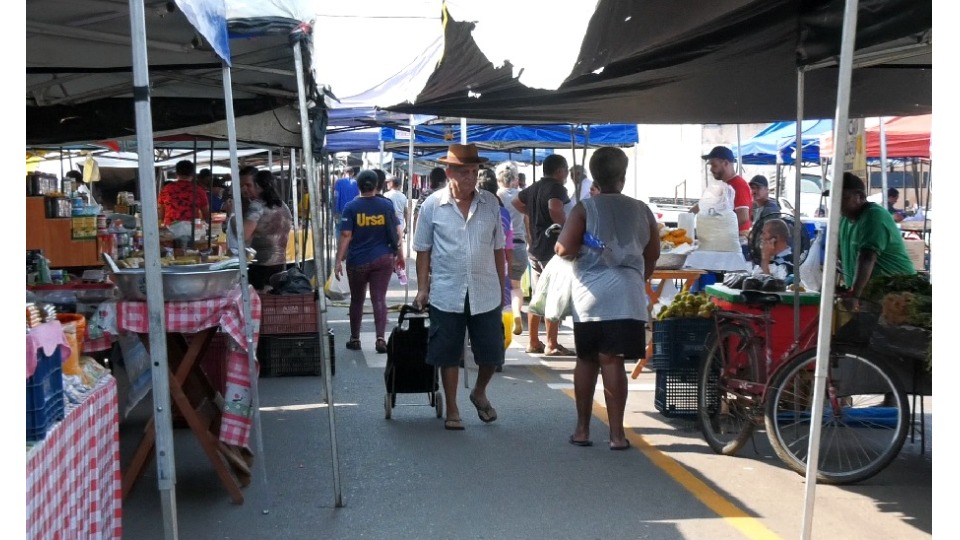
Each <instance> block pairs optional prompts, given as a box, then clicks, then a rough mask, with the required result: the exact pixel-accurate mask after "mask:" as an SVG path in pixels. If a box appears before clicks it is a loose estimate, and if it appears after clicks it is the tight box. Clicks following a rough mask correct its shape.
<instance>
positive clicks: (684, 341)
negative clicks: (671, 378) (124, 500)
mask: <svg viewBox="0 0 960 540" xmlns="http://www.w3.org/2000/svg"><path fill="white" fill-rule="evenodd" d="M713 331H714V322H713V319H712V318H711V319H704V318H702V317H701V318H689V319H664V320H662V321H653V354H652V355H651V356H650V363H649V365H650V368H651V369H656V370H659V369H669V370H673V369H687V368H692V369H694V370H696V369H697V366H699V365H700V358H701V357H702V356H703V352H704V351H705V350H706V349H707V340H708V339H709V338H710V334H712V333H713Z"/></svg>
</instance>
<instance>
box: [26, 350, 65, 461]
mask: <svg viewBox="0 0 960 540" xmlns="http://www.w3.org/2000/svg"><path fill="white" fill-rule="evenodd" d="M61 366H62V364H61V359H60V347H57V349H56V352H54V353H53V354H52V355H51V356H44V354H43V351H42V350H40V351H38V352H37V369H36V370H35V371H34V372H33V375H31V376H30V377H28V378H27V392H26V393H27V442H36V441H41V440H43V439H44V438H45V437H46V436H47V431H48V430H49V429H50V427H51V426H53V424H54V423H56V422H59V421H60V420H63V417H64V414H65V412H66V403H65V402H64V398H63V369H62V367H61Z"/></svg>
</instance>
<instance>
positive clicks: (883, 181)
mask: <svg viewBox="0 0 960 540" xmlns="http://www.w3.org/2000/svg"><path fill="white" fill-rule="evenodd" d="M866 180H867V193H868V194H869V193H870V175H869V174H868V175H867V179H866ZM903 185H904V186H906V183H904V184H903ZM887 186H889V183H888V182H887V129H886V128H885V127H884V125H883V117H882V116H881V117H880V189H881V190H882V191H883V193H881V194H880V200H881V201H883V207H884V208H886V207H887ZM904 208H906V206H904Z"/></svg>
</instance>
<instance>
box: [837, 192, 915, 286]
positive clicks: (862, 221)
mask: <svg viewBox="0 0 960 540" xmlns="http://www.w3.org/2000/svg"><path fill="white" fill-rule="evenodd" d="M842 193H843V194H842V195H841V197H842V200H841V201H840V213H841V215H842V217H841V218H840V262H841V264H842V266H843V281H844V283H845V284H846V285H847V287H849V288H850V293H851V294H852V295H853V296H854V297H856V298H859V297H860V295H861V294H863V289H864V288H865V287H866V286H867V283H868V282H869V281H870V279H871V278H872V277H887V276H912V275H914V274H916V273H917V272H916V270H915V269H914V268H913V262H912V261H911V260H910V257H908V256H907V249H906V246H904V244H903V237H902V236H901V235H900V229H899V228H898V227H897V224H896V223H895V222H894V221H893V217H892V216H891V215H890V212H888V211H887V209H886V208H884V207H882V206H880V205H878V204H876V203H872V202H868V201H867V193H866V187H865V186H864V184H863V180H861V179H860V178H859V177H858V176H856V175H854V174H851V173H843V192H842Z"/></svg>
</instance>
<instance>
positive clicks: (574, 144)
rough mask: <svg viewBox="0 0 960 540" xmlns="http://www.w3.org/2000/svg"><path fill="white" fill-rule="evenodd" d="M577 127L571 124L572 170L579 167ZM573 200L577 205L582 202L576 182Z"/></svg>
mask: <svg viewBox="0 0 960 540" xmlns="http://www.w3.org/2000/svg"><path fill="white" fill-rule="evenodd" d="M576 129H577V127H576V126H575V125H574V124H570V161H572V163H571V164H570V168H571V169H573V168H574V167H576V166H577V132H576ZM573 192H574V193H573V200H574V202H575V203H578V202H580V187H579V186H578V185H577V183H576V182H574V183H573Z"/></svg>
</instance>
